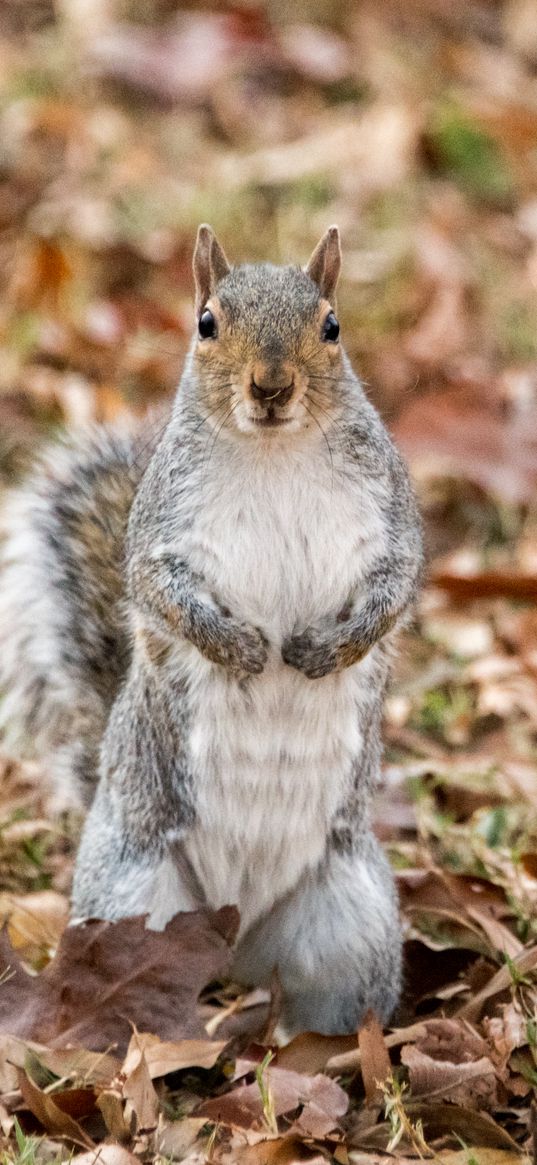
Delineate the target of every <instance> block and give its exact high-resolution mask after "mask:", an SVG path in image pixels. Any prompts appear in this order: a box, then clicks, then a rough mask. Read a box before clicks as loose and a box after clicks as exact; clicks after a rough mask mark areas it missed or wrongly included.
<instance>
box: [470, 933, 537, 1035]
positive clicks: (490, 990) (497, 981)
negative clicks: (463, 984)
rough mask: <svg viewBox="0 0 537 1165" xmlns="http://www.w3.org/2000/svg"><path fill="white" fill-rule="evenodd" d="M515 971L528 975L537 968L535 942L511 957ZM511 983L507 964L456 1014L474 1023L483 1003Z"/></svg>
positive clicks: (506, 988) (510, 974) (511, 979)
mask: <svg viewBox="0 0 537 1165" xmlns="http://www.w3.org/2000/svg"><path fill="white" fill-rule="evenodd" d="M513 964H514V968H515V971H516V972H518V973H519V974H520V975H522V976H525V975H529V974H531V973H532V972H535V971H536V970H537V944H536V945H534V946H531V947H527V948H526V949H525V950H523V951H522V953H521V954H520V955H517V956H516V958H514V959H513ZM512 984H513V976H512V973H511V970H510V968H509V966H507V965H505V966H503V967H501V968H500V970H499V971H497V972H496V974H495V975H493V977H492V979H490V980H489V982H488V983H486V984H485V986H484V987H483V988H482V989H481V991H478V992H476V994H475V995H472V996H471V998H470V999H469V1000H468V1001H467V1003H464V1004H463V1006H462V1007H461V1008H460V1009H459V1011H458V1013H457V1014H458V1016H459V1017H460V1018H462V1019H468V1020H470V1021H471V1022H472V1023H475V1022H476V1021H477V1020H478V1019H479V1017H480V1015H481V1013H482V1011H483V1007H484V1005H485V1003H486V1002H487V1000H489V999H494V997H495V996H496V995H501V994H502V993H503V992H504V991H508V990H509V988H510V987H511V986H512Z"/></svg>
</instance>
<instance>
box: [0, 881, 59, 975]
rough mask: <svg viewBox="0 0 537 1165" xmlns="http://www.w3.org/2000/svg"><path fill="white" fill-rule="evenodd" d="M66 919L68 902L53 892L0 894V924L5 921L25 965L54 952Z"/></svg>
mask: <svg viewBox="0 0 537 1165" xmlns="http://www.w3.org/2000/svg"><path fill="white" fill-rule="evenodd" d="M68 919H69V903H68V900H67V898H66V897H65V895H63V894H58V893H56V891H55V890H37V891H35V892H34V893H31V894H24V895H22V894H13V895H11V894H1V895H0V921H1V922H5V921H7V923H8V935H9V941H10V943H11V945H12V947H13V948H14V949H15V950H17V951H19V952H20V954H21V957H22V958H23V959H26V960H27V961H29V962H34V960H35V959H36V958H37V957H38V956H39V955H40V954H42V953H43V951H54V950H55V949H56V947H57V945H58V943H59V941H60V938H61V936H62V934H63V932H64V930H65V927H66V926H67V922H68Z"/></svg>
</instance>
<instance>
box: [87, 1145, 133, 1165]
mask: <svg viewBox="0 0 537 1165" xmlns="http://www.w3.org/2000/svg"><path fill="white" fill-rule="evenodd" d="M69 1165H140V1158H139V1157H135V1156H134V1153H129V1151H128V1149H124V1148H123V1145H110V1144H107V1143H106V1142H104V1144H102V1145H99V1147H98V1148H96V1149H92V1150H90V1151H89V1152H88V1153H77V1154H76V1155H75V1156H74V1157H71V1159H70V1163H69Z"/></svg>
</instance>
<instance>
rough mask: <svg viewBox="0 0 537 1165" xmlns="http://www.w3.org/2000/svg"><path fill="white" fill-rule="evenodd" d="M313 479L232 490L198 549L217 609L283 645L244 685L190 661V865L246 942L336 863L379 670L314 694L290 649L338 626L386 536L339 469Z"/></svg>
mask: <svg viewBox="0 0 537 1165" xmlns="http://www.w3.org/2000/svg"><path fill="white" fill-rule="evenodd" d="M300 469H301V467H300V463H299V462H297V463H295V465H294V467H293V470H294V471H292V472H286V466H285V465H284V466H282V467H281V472H278V467H275V466H272V467H270V466H267V467H266V470H265V472H261V471H259V467H258V466H257V467H255V466H254V467H253V470H252V472H251V473H249V474H248V473H245V475H244V479H243V480H242V481H241V480H240V479H239V480H237V479H233V478H232V477H230V478H228V479H227V480H224V481H222V482H221V485H220V488H219V489H218V490H212V491H211V494H210V496H209V497H208V498H207V501H206V505H205V506H203V507H201V509H200V511H198V514H197V517H196V519H195V522H194V524H193V526H192V528H191V532H190V536H189V537H190V545H189V547H188V555H189V561H190V562H191V564H192V566H193V568H194V569H195V570H198V571H199V572H200V574H202V575H203V577H204V578H205V579H206V580H207V583H208V587H209V589H210V590H211V591H212V593H213V594H214V596H215V597H216V598H217V599H218V601H219V602H220V603H222V604H224V605H226V606H227V607H228V608H229V610H230V612H231V613H232V614H233V615H234V616H235V617H237V618H239V619H241V620H246V621H248V622H251V623H253V624H254V625H255V626H257V627H260V628H261V629H262V630H263V631H264V632H265V634H266V635H267V638H268V640H269V642H270V652H269V659H268V662H267V664H266V667H265V669H264V671H263V673H262V675H260V676H256V677H252V678H250V679H249V680H248V681H247V682H246V683H245V684H244V685H241V684H239V683H238V682H237V681H236V680H233V679H230V677H228V676H227V675H226V673H225V672H223V670H222V669H221V668H219V667H218V666H217V665H213V664H210V663H208V662H207V661H206V660H204V659H202V657H201V656H200V655H199V653H197V652H196V651H195V649H193V648H188V647H187V648H186V654H185V656H184V661H185V665H186V668H187V672H188V686H189V693H190V694H189V705H190V708H189V753H190V758H191V764H192V767H193V770H194V782H193V784H194V788H195V790H196V814H197V825H196V826H195V828H194V830H193V832H192V834H191V836H190V837H189V838H188V840H187V843H186V845H187V852H188V856H189V858H190V861H191V862H192V865H193V867H194V870H195V872H196V875H197V878H198V879H199V881H200V883H201V885H202V886H203V888H204V891H205V895H206V897H207V900H208V901H209V902H210V903H211V905H213V906H219V905H222V904H224V903H226V902H236V903H238V905H239V908H240V911H241V918H242V927H243V929H244V928H245V927H247V926H248V925H249V924H251V923H252V922H253V921H254V920H255V918H257V917H259V915H260V914H262V913H263V912H264V911H265V910H267V909H269V908H270V906H271V905H272V903H273V902H274V901H275V900H276V899H277V898H279V897H281V896H282V895H283V894H285V893H286V892H287V891H288V890H289V889H290V888H291V887H292V886H293V885H295V884H296V882H297V881H298V880H299V878H300V876H301V875H302V873H303V872H304V871H305V870H306V869H307V868H308V867H311V866H312V865H315V864H317V863H318V862H319V861H321V860H322V857H323V854H324V852H325V848H326V841H327V836H328V834H329V832H330V827H331V822H332V820H333V818H334V815H335V813H336V812H337V810H338V808H339V807H340V806H341V805H342V803H343V802H344V801H345V798H346V795H347V792H348V789H349V784H350V782H351V780H352V773H353V765H354V763H355V762H356V760H357V758H359V755H360V751H361V748H362V743H363V717H361V715H360V705H361V704H362V703H363V704H364V706H365V705H366V704H367V700H368V697H369V688H370V684H371V660H370V659H369V660H368V659H366V660H364V661H363V662H362V663H361V664H359V665H358V666H355V667H353V668H350V669H348V670H347V671H345V672H342V673H340V674H339V675H335V676H327V677H325V678H324V679H323V680H320V681H319V680H317V681H311V680H309V679H307V678H306V677H305V676H304V675H302V674H301V673H300V672H298V671H296V670H295V669H293V668H290V667H288V666H287V665H286V664H284V662H283V660H282V657H281V644H282V640H283V638H284V637H285V636H287V635H289V634H291V633H292V632H293V631H294V630H298V629H303V628H305V627H306V626H308V624H309V623H311V622H314V621H316V620H318V619H322V618H329V617H330V616H332V617H334V616H335V615H337V613H338V611H340V610H341V608H342V607H343V606H344V605H345V604H346V603H347V601H348V600H349V598H350V595H351V591H352V590H353V588H356V584H357V582H358V583H359V580H360V576H361V575H362V574H363V573H365V571H366V570H367V567H368V565H369V562H370V560H371V555H372V554H374V553H377V552H378V549H379V539H381V537H382V529H381V527H380V523H379V521H378V518H377V517H376V511H375V507H374V505H372V504H371V505H369V506H368V505H367V504H366V505H364V506H362V507H361V506H360V498H359V496H357V494H356V493H354V491H353V490H352V489H351V488H350V486H349V482H348V481H345V482H343V483H342V485H340V486H339V487H337V486H336V485H335V484H333V483H332V480H331V474H330V472H329V470H328V469H327V467H326V465H323V466H322V467H321V470H320V472H319V473H318V474H317V475H316V474H315V472H312V470H311V466H308V465H306V466H305V467H304V472H300ZM365 500H366V502H367V498H365Z"/></svg>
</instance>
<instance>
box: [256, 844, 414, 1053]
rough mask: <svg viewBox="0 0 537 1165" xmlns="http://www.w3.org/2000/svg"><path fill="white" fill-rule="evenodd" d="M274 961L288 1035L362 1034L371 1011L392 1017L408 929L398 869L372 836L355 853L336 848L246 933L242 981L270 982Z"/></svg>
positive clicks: (383, 1018) (382, 1016)
mask: <svg viewBox="0 0 537 1165" xmlns="http://www.w3.org/2000/svg"><path fill="white" fill-rule="evenodd" d="M274 965H276V966H277V968H278V974H279V977H280V981H281V984H282V988H283V1013H282V1017H281V1018H282V1026H283V1028H284V1030H285V1032H286V1035H288V1036H292V1035H294V1034H296V1033H297V1032H300V1031H320V1032H323V1033H325V1034H326V1035H334V1034H342V1033H344V1032H352V1031H356V1028H357V1026H358V1025H359V1023H360V1022H361V1020H362V1018H363V1016H364V1015H365V1013H366V1011H367V1010H368V1009H369V1008H372V1009H373V1010H374V1011H375V1012H376V1014H377V1015H378V1016H379V1018H380V1019H381V1020H383V1021H385V1022H386V1021H387V1020H388V1019H389V1018H390V1016H391V1014H392V1012H393V1011H394V1009H395V1007H396V1006H397V1003H398V999H399V992H400V983H401V931H400V922H399V911H398V905H397V898H396V894H395V888H394V884H393V878H392V875H391V871H390V869H389V866H388V862H387V860H386V858H385V857H384V854H383V853H382V850H381V849H380V846H379V845H378V844H377V842H376V840H375V838H374V837H373V836H372V835H366V836H365V837H362V839H361V844H360V847H359V848H358V849H357V850H356V851H355V852H354V853H352V852H351V853H342V852H337V851H336V850H335V849H331V850H330V851H329V854H328V856H327V858H326V859H325V861H324V862H323V864H322V865H321V866H320V867H318V868H317V869H316V870H314V871H312V872H310V873H308V874H307V875H306V876H305V877H304V878H303V879H302V881H301V883H300V885H299V886H298V887H297V888H296V889H295V890H294V891H293V892H292V893H291V894H289V895H288V896H287V897H286V898H285V899H284V900H283V901H282V902H280V903H279V904H277V905H276V906H275V907H274V908H273V910H272V911H271V913H270V915H268V916H267V917H266V918H265V919H263V920H262V921H261V922H260V923H258V924H256V925H255V926H254V927H253V928H252V929H251V930H250V931H249V932H248V933H247V934H246V935H245V936H244V939H243V940H242V942H241V944H240V946H239V949H238V951H237V960H236V964H235V968H234V973H235V975H236V977H237V978H238V979H239V981H242V982H247V983H255V984H261V983H266V982H267V981H268V979H269V977H270V973H271V970H272V968H273V966H274Z"/></svg>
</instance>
